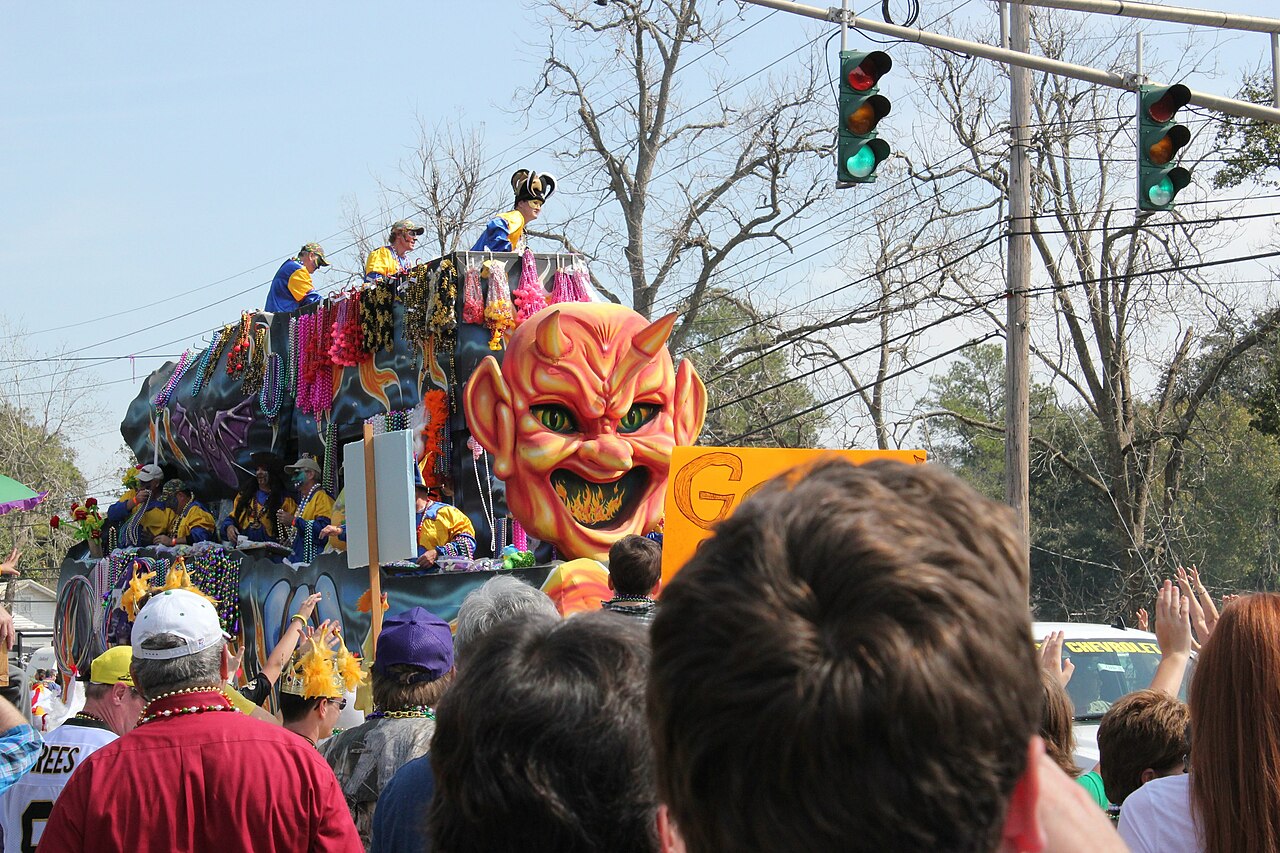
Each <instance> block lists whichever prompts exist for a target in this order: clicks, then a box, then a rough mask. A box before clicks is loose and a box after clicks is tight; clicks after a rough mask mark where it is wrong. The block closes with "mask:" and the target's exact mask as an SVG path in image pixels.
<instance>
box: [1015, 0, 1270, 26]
mask: <svg viewBox="0 0 1280 853" xmlns="http://www.w3.org/2000/svg"><path fill="white" fill-rule="evenodd" d="M1010 2H1012V3H1020V4H1022V5H1023V6H1043V7H1045V8H1048V9H1066V10H1068V11H1072V12H1097V13H1099V14H1103V15H1119V16H1122V17H1125V18H1143V19H1145V20H1148V21H1167V22H1169V23H1171V24H1191V25H1192V26H1197V27H1215V28H1217V29H1220V30H1246V31H1249V32H1254V33H1280V18H1259V17H1258V16H1257V15H1235V14H1232V13H1230V12H1217V11H1213V10H1211V9H1187V8H1184V7H1182V6H1157V5H1156V4H1154V3H1137V2H1131V0H1125V2H1123V3H1122V2H1120V0H1010Z"/></svg>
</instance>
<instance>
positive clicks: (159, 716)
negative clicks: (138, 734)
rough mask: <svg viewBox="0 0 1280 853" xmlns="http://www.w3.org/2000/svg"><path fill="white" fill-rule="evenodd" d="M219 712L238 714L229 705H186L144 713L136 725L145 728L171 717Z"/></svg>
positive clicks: (206, 691) (205, 691)
mask: <svg viewBox="0 0 1280 853" xmlns="http://www.w3.org/2000/svg"><path fill="white" fill-rule="evenodd" d="M200 692H201V693H208V692H209V691H208V690H201V691H200ZM147 707H148V708H150V707H151V705H147ZM220 711H231V712H232V713H239V712H238V711H236V709H235V708H233V707H231V706H230V705H188V706H186V707H184V708H168V709H166V710H164V711H157V712H156V713H154V714H145V713H144V714H143V715H142V716H141V717H139V718H138V725H139V726H145V725H146V724H147V723H150V722H153V721H155V720H167V719H170V718H172V717H183V716H186V715H188V714H207V713H218V712H220Z"/></svg>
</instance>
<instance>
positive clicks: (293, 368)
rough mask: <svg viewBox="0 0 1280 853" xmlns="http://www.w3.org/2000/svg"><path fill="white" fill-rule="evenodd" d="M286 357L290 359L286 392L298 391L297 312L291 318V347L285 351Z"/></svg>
mask: <svg viewBox="0 0 1280 853" xmlns="http://www.w3.org/2000/svg"><path fill="white" fill-rule="evenodd" d="M285 358H286V359H288V365H289V369H288V373H287V375H286V377H285V387H284V390H285V391H286V392H289V391H296V390H297V388H298V315H297V314H295V315H293V316H292V317H290V318H289V349H287V350H286V351H285Z"/></svg>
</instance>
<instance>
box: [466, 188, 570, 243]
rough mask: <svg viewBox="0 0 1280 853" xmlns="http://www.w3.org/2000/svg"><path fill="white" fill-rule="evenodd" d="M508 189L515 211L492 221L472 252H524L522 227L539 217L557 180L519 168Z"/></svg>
mask: <svg viewBox="0 0 1280 853" xmlns="http://www.w3.org/2000/svg"><path fill="white" fill-rule="evenodd" d="M511 189H513V190H514V191H515V194H516V201H515V209H514V210H508V211H507V212H506V213H500V214H498V216H497V218H495V219H491V220H490V221H489V224H488V225H487V226H486V227H485V229H484V233H483V234H481V235H480V239H479V240H477V241H476V244H475V245H474V246H472V247H471V251H473V252H485V251H489V252H523V251H524V227H525V226H526V225H528V224H529V223H530V222H532V221H534V220H535V219H537V218H538V214H540V213H541V212H542V203H543V202H544V201H546V200H547V199H549V198H551V194H552V193H553V192H555V191H556V179H555V176H554V175H549V174H547V173H546V172H534V171H532V170H530V169H521V170H520V171H518V172H516V173H515V174H514V175H512V176H511Z"/></svg>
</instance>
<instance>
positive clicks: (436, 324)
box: [428, 258, 458, 334]
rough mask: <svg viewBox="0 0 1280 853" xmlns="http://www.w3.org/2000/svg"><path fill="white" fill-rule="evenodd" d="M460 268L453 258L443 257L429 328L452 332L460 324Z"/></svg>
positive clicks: (432, 299)
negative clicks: (458, 306) (458, 302)
mask: <svg viewBox="0 0 1280 853" xmlns="http://www.w3.org/2000/svg"><path fill="white" fill-rule="evenodd" d="M457 301H458V269H457V267H456V266H455V265H454V263H453V258H441V259H440V269H439V275H438V277H437V279H436V287H435V290H434V291H433V295H432V298H431V317H430V319H429V321H428V327H429V329H430V330H431V331H432V332H434V333H436V334H442V333H445V332H450V331H452V330H453V329H454V328H456V327H457V325H458V316H457V313H456V312H457Z"/></svg>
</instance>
